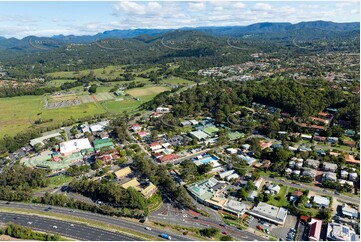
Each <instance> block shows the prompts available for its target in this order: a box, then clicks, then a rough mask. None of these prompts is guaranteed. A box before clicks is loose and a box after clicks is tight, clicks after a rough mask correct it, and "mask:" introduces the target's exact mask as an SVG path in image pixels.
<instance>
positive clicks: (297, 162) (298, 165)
mask: <svg viewBox="0 0 361 242" xmlns="http://www.w3.org/2000/svg"><path fill="white" fill-rule="evenodd" d="M301 160H302V159H301ZM302 166H303V160H302V161H296V164H295V169H297V170H299V169H301V168H302Z"/></svg>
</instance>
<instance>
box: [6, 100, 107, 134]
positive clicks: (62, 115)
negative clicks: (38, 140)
mask: <svg viewBox="0 0 361 242" xmlns="http://www.w3.org/2000/svg"><path fill="white" fill-rule="evenodd" d="M43 105H44V101H43V96H21V97H12V98H1V99H0V106H1V107H2V108H1V111H2V112H0V137H3V136H4V135H5V134H7V135H9V136H13V135H15V134H17V133H19V132H21V131H24V130H26V129H27V128H29V127H31V125H32V123H33V122H34V121H35V120H37V119H39V118H40V117H41V118H42V119H53V121H52V122H49V123H46V124H42V125H44V126H48V125H52V124H57V123H60V122H62V121H65V120H67V119H70V118H71V117H73V118H74V119H77V118H81V117H85V116H92V115H94V114H99V113H104V112H105V109H104V108H102V107H101V106H99V105H96V104H95V103H87V104H81V105H79V106H72V107H67V108H59V109H43Z"/></svg>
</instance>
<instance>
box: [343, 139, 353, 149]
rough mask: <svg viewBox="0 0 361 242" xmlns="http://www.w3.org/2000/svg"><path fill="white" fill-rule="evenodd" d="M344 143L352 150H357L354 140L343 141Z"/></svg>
mask: <svg viewBox="0 0 361 242" xmlns="http://www.w3.org/2000/svg"><path fill="white" fill-rule="evenodd" d="M342 143H343V144H344V145H347V146H348V147H351V148H355V147H356V142H355V141H353V140H342Z"/></svg>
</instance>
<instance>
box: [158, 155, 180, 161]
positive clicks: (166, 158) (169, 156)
mask: <svg viewBox="0 0 361 242" xmlns="http://www.w3.org/2000/svg"><path fill="white" fill-rule="evenodd" d="M177 158H178V156H177V155H176V154H169V155H164V156H162V157H161V158H160V159H159V160H160V161H161V162H164V161H171V160H174V159H177Z"/></svg>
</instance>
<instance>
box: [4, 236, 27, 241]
mask: <svg viewBox="0 0 361 242" xmlns="http://www.w3.org/2000/svg"><path fill="white" fill-rule="evenodd" d="M0 241H24V239H16V238H13V237H10V236H8V235H0Z"/></svg>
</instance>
